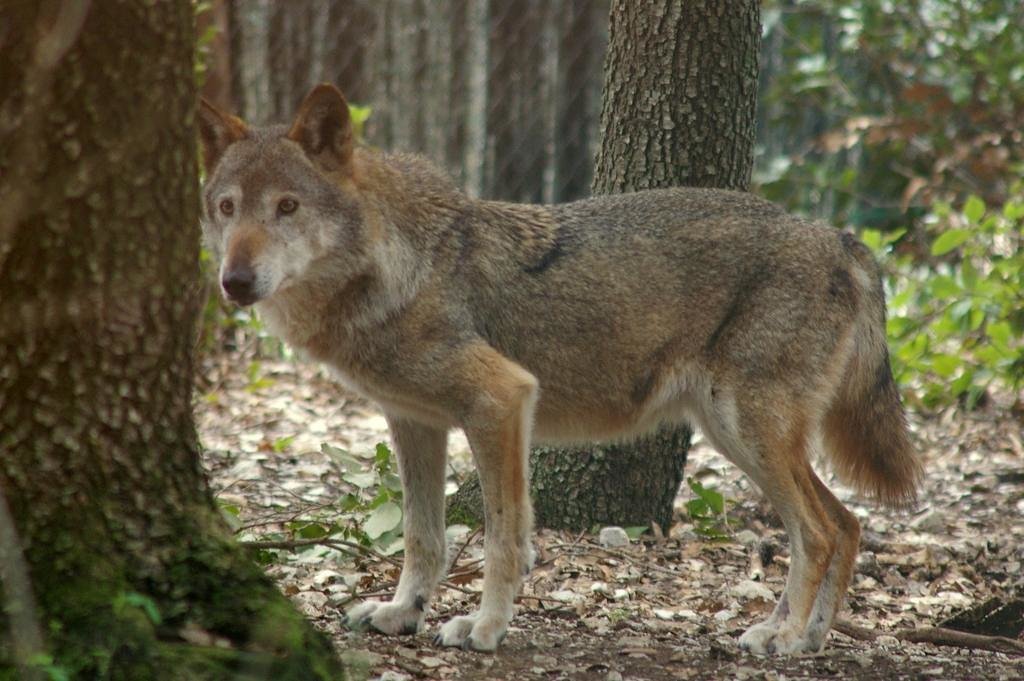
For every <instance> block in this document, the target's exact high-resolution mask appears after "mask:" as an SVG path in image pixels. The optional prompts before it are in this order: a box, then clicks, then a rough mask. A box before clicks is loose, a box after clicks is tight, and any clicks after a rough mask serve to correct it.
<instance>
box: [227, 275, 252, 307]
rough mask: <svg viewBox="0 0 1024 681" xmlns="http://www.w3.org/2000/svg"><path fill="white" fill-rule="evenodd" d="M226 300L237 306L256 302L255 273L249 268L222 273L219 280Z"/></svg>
mask: <svg viewBox="0 0 1024 681" xmlns="http://www.w3.org/2000/svg"><path fill="white" fill-rule="evenodd" d="M220 285H221V286H222V287H223V288H224V293H225V294H226V295H227V297H228V299H230V300H232V301H233V302H236V303H238V304H239V305H252V304H253V303H255V302H256V299H257V295H256V273H255V272H254V271H253V270H252V269H251V268H249V267H236V268H233V269H230V270H228V271H227V272H225V273H224V276H223V277H222V278H221V280H220Z"/></svg>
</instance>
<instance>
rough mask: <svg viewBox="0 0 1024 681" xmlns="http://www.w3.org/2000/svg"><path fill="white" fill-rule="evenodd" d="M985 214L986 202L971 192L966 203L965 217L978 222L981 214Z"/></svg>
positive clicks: (975, 222)
mask: <svg viewBox="0 0 1024 681" xmlns="http://www.w3.org/2000/svg"><path fill="white" fill-rule="evenodd" d="M984 214H985V202H984V201H982V200H981V199H980V198H978V197H977V196H975V195H973V194H971V196H969V197H968V198H967V202H966V203H965V204H964V217H966V218H967V219H968V220H970V222H971V224H977V223H978V221H979V220H981V216H982V215H984Z"/></svg>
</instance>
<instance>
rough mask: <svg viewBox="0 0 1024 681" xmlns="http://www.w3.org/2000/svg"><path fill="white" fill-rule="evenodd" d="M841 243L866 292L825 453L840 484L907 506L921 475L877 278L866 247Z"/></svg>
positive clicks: (828, 428) (828, 426)
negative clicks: (894, 367) (862, 275)
mask: <svg viewBox="0 0 1024 681" xmlns="http://www.w3.org/2000/svg"><path fill="white" fill-rule="evenodd" d="M844 243H845V245H846V246H847V248H848V249H849V250H850V251H851V255H852V256H853V259H854V260H855V261H856V263H857V265H858V266H859V268H860V269H861V270H862V271H863V272H865V273H867V275H868V278H869V279H870V287H869V288H868V290H862V291H861V295H860V296H859V301H860V304H859V308H860V309H859V314H858V319H857V322H856V327H855V330H854V349H853V352H852V354H851V357H850V360H849V363H848V364H847V366H846V371H845V374H844V376H843V380H842V382H841V384H840V387H839V390H838V392H837V393H836V396H835V399H834V401H833V403H832V405H831V406H830V407H829V410H828V412H827V413H826V416H825V428H824V431H825V432H824V435H825V444H826V446H827V447H826V448H827V449H828V452H829V455H830V458H831V460H832V463H833V465H834V467H835V470H836V473H837V474H838V475H839V477H840V478H841V479H842V480H843V481H844V482H846V483H847V484H850V485H852V486H853V487H854V488H855V489H857V490H858V491H859V492H861V493H862V494H866V495H867V496H869V497H873V498H875V499H877V500H878V501H880V502H881V503H883V504H885V505H887V506H893V507H908V506H912V505H913V504H914V503H915V502H916V500H917V488H918V485H919V484H920V481H921V477H922V474H923V469H922V467H921V462H920V461H919V460H918V458H917V455H916V454H915V452H914V448H913V446H912V445H911V443H910V437H909V434H908V432H907V421H906V416H905V414H904V412H903V405H902V403H901V402H900V394H899V391H898V390H897V388H896V383H895V382H894V381H893V376H892V369H891V368H890V366H889V350H888V346H887V345H886V340H885V293H884V291H883V289H882V280H881V272H880V271H879V268H878V265H877V263H876V262H875V260H874V258H873V257H872V256H871V252H870V251H868V249H867V248H866V247H865V246H863V245H862V244H861V243H859V242H857V241H856V240H854V239H852V238H849V239H848V240H845V239H844Z"/></svg>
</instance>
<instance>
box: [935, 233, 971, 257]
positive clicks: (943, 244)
mask: <svg viewBox="0 0 1024 681" xmlns="http://www.w3.org/2000/svg"><path fill="white" fill-rule="evenodd" d="M969 238H971V231H970V230H969V229H951V230H949V231H948V232H943V233H942V234H940V235H939V238H937V239H936V240H935V241H934V242H932V255H945V254H946V253H949V252H950V251H952V250H953V249H954V248H956V247H957V246H959V245H960V244H962V243H964V242H965V241H967V240H968V239H969Z"/></svg>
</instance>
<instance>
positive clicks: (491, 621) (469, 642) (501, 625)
mask: <svg viewBox="0 0 1024 681" xmlns="http://www.w3.org/2000/svg"><path fill="white" fill-rule="evenodd" d="M506 627H507V623H506V622H505V621H504V620H502V619H500V618H495V617H482V616H481V615H480V613H474V614H472V615H461V616H459V617H453V618H451V619H450V620H448V621H447V622H445V623H444V626H442V627H441V631H440V633H438V635H437V636H435V637H434V644H435V645H439V646H455V647H459V648H462V649H463V650H476V651H478V652H493V651H495V650H497V648H498V646H499V645H500V644H501V642H502V641H503V640H504V639H505V633H506Z"/></svg>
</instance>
